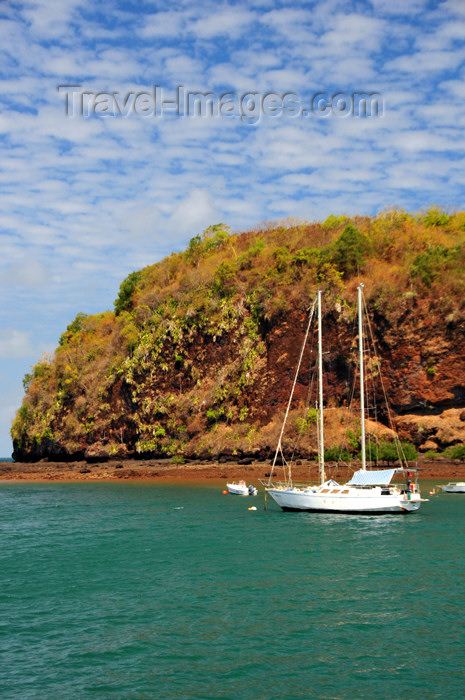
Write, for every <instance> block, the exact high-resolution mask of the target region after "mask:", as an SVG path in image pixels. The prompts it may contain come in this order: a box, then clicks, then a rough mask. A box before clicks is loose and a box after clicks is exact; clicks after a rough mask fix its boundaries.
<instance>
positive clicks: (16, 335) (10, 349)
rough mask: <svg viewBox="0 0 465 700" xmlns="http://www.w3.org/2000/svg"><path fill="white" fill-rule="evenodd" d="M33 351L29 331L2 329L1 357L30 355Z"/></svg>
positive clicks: (0, 338) (0, 331)
mask: <svg viewBox="0 0 465 700" xmlns="http://www.w3.org/2000/svg"><path fill="white" fill-rule="evenodd" d="M33 352H34V351H33V349H32V346H31V339H30V334H29V333H28V332H27V331H19V330H16V329H14V328H8V329H6V330H1V329H0V357H5V358H8V357H28V356H30V355H32V354H33Z"/></svg>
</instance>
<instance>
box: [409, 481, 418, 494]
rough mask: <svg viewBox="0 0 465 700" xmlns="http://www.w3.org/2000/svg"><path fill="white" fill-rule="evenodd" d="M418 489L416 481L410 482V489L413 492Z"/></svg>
mask: <svg viewBox="0 0 465 700" xmlns="http://www.w3.org/2000/svg"><path fill="white" fill-rule="evenodd" d="M416 490H417V487H416V484H414V483H413V482H412V483H411V484H410V491H411V492H412V493H415V491H416Z"/></svg>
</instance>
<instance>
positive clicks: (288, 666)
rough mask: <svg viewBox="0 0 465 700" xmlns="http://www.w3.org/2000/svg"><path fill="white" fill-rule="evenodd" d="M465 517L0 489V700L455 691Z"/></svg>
mask: <svg viewBox="0 0 465 700" xmlns="http://www.w3.org/2000/svg"><path fill="white" fill-rule="evenodd" d="M252 505H255V506H256V507H257V508H258V510H257V511H256V512H253V511H249V510H248V507H250V506H252ZM464 515H465V496H462V497H461V496H460V495H457V494H440V495H436V496H433V497H431V501H430V502H429V503H428V504H424V505H423V507H422V509H420V511H419V512H418V513H414V514H410V515H407V516H399V515H394V516H393V515H384V516H377V517H366V516H365V517H361V516H360V517H359V516H353V515H325V514H305V513H284V512H282V511H280V510H279V509H278V508H277V507H276V505H275V504H270V503H269V502H268V510H267V511H266V512H265V511H264V510H263V497H262V496H261V495H259V496H257V497H255V498H241V497H238V496H237V497H234V496H223V495H222V494H221V486H218V485H216V484H215V485H209V486H206V485H196V484H193V485H180V484H177V485H164V484H162V485H160V484H152V483H151V484H148V483H120V482H118V483H77V484H68V483H46V484H44V483H40V484H39V483H37V484H31V483H29V484H21V483H10V484H8V483H2V484H1V485H0V531H1V553H0V696H1V697H2V698H3V697H4V698H8V699H12V700H13V699H14V698H21V699H26V698H37V699H39V698H40V700H43V699H44V698H47V699H48V698H51V699H55V698H56V699H63V700H64V699H66V700H70V699H72V698H83V699H84V698H99V699H100V698H121V699H123V698H124V699H126V698H158V697H160V698H234V699H236V698H303V697H305V698H308V697H311V698H388V697H389V698H390V697H392V695H393V694H394V695H395V696H397V697H401V698H403V697H409V698H452V697H461V696H463V682H464V675H465V673H464V662H465V652H464V631H465V630H464V628H465V623H464V615H463V610H464V602H465V601H464V599H465V594H464V555H463V549H464V547H463V545H464V531H465V527H464Z"/></svg>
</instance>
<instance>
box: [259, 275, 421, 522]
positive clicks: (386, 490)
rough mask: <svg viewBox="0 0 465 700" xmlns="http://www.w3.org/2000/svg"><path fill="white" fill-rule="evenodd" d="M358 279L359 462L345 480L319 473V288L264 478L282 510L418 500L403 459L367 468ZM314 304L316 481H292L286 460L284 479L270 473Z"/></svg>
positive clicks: (401, 507)
mask: <svg viewBox="0 0 465 700" xmlns="http://www.w3.org/2000/svg"><path fill="white" fill-rule="evenodd" d="M362 290H363V284H360V285H359V286H358V287H357V293H358V339H359V356H360V429H361V438H360V439H361V457H362V467H361V469H359V470H358V471H356V472H355V473H354V474H353V476H352V478H351V479H350V480H349V481H348V482H347V483H345V484H342V485H341V484H339V483H337V482H336V481H334V479H326V477H325V461H324V422H323V359H322V358H323V349H322V310H321V296H322V292H321V290H319V291H318V293H317V297H316V299H315V302H314V304H313V307H312V309H311V312H310V315H309V321H308V326H307V330H306V333H305V337H304V342H303V345H302V350H301V353H300V358H299V362H298V367H297V371H296V374H295V378H294V383H293V386H292V390H291V396H290V398H289V402H288V405H287V410H286V415H285V418H284V421H283V425H282V428H281V434H280V436H279V440H278V445H277V448H276V452H275V456H274V460H273V465H272V470H271V473H270V478H269V480H268V482H266V483H264V486H265V489H266V491H265V493H266V494H269V495H270V496H271V497H272V498H273V499H274V500H275V501H276V503H277V504H278V505H279V506H281V508H282V509H283V510H294V511H319V512H335V513H358V514H378V513H409V512H413V511H416V510H418V509H419V508H420V504H421V502H422V501H423V500H427V499H422V498H421V495H420V489H419V485H418V471H417V470H416V469H412V468H411V467H408V466H407V464H405V465H404V466H403V467H401V468H392V469H374V470H368V469H367V459H366V436H365V399H364V396H365V380H364V338H363V321H362V313H363V300H362ZM315 304H317V310H318V411H317V415H318V431H317V432H318V463H319V477H320V483H319V484H318V485H310V484H308V485H306V484H304V485H297V484H293V482H292V475H291V466H290V465H287V466H288V470H287V478H286V480H285V481H273V474H274V469H275V466H276V463H277V461H278V457H279V456H280V455H281V456H282V458H283V459H284V456H283V452H282V438H283V434H284V428H285V425H286V421H287V417H288V415H289V410H290V407H291V402H292V397H293V394H294V389H295V385H296V382H297V377H298V374H299V370H300V365H301V363H302V357H303V354H304V348H305V345H306V343H307V338H308V334H309V330H310V326H311V323H312V318H313V315H314V309H315ZM399 473H402V474H403V475H404V476H405V478H406V480H405V485H402V486H400V485H397V484H393V483H391V481H392V479H393V477H394V475H395V474H399Z"/></svg>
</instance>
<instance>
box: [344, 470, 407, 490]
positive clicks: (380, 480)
mask: <svg viewBox="0 0 465 700" xmlns="http://www.w3.org/2000/svg"><path fill="white" fill-rule="evenodd" d="M395 472H396V470H395V469H376V470H375V471H372V472H368V471H363V469H359V471H358V472H355V473H354V475H353V477H352V479H351V480H350V481H348V482H347V483H348V484H350V485H351V486H387V484H389V483H390V481H391V479H392V477H393V475H394V474H395Z"/></svg>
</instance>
